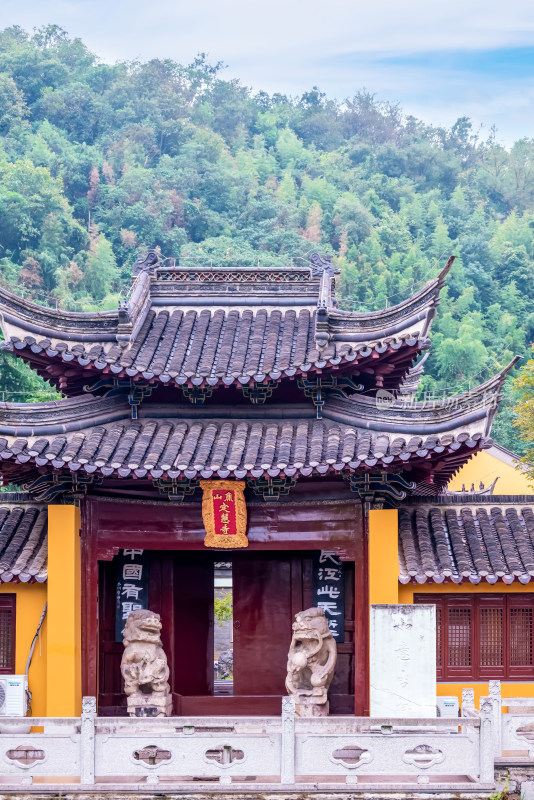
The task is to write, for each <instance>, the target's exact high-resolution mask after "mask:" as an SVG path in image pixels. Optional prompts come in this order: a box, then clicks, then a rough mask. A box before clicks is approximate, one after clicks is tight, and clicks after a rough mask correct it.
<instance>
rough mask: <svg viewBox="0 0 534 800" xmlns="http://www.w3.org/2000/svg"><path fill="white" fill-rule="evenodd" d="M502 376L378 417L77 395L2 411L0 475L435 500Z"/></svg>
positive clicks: (356, 402)
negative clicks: (280, 480) (331, 487)
mask: <svg viewBox="0 0 534 800" xmlns="http://www.w3.org/2000/svg"><path fill="white" fill-rule="evenodd" d="M504 377H505V371H504V370H503V372H502V373H500V374H499V375H498V376H496V377H495V378H494V379H492V381H488V382H487V383H486V384H484V385H483V386H481V387H479V388H478V389H476V390H472V391H471V392H469V393H464V394H463V395H459V396H458V397H457V398H454V400H455V402H454V403H452V402H451V399H450V398H449V399H448V400H447V401H443V402H438V403H434V404H433V405H432V406H428V405H427V404H424V403H413V404H411V406H410V408H409V409H408V410H407V409H406V408H404V407H403V406H402V403H397V404H394V405H392V406H387V405H386V406H383V407H380V405H379V404H378V402H377V399H375V398H364V397H358V396H354V395H353V396H352V397H350V398H346V397H342V398H337V397H330V398H328V399H327V401H326V402H325V404H324V407H323V418H322V419H316V418H315V409H314V408H313V407H312V406H311V404H306V403H302V404H290V405H280V404H266V405H265V406H248V405H247V406H245V407H243V406H238V405H234V406H224V405H219V404H218V405H217V407H216V412H217V413H216V416H214V415H213V408H210V407H203V406H194V407H191V406H185V405H179V404H173V405H163V404H161V405H158V404H157V403H146V404H143V405H141V406H140V407H139V418H138V419H137V420H132V419H131V418H130V415H131V409H130V407H129V405H128V403H127V401H126V399H125V398H124V396H115V397H94V396H82V397H74V398H68V399H65V400H58V401H53V402H49V403H37V404H9V403H6V404H4V405H3V406H1V407H0V437H1V438H0V471H1V472H2V474H3V476H4V478H5V479H6V480H7V479H8V480H10V481H13V482H16V483H19V484H24V483H25V482H27V481H28V480H30V479H32V478H35V477H36V476H37V475H38V474H39V473H42V472H47V471H48V472H52V471H70V472H80V473H86V474H89V475H91V474H95V473H96V474H99V475H101V476H103V477H105V478H119V479H121V478H126V477H131V478H148V479H152V480H157V479H159V478H176V479H178V478H179V479H182V478H185V479H188V480H191V479H197V478H210V477H214V478H217V477H220V478H227V477H234V478H238V479H241V478H244V477H251V478H260V477H276V476H280V475H281V476H287V477H293V476H295V477H298V476H303V477H308V476H311V475H314V474H316V475H324V474H327V473H346V474H350V473H353V472H358V471H362V472H363V471H365V470H370V471H372V472H376V473H380V472H383V471H388V472H403V473H404V474H405V477H407V478H408V479H410V480H412V481H414V482H416V483H418V484H420V485H421V486H423V488H424V487H425V486H428V490H429V491H432V492H433V493H435V492H436V491H439V489H440V488H441V487H443V486H444V485H445V484H446V483H447V482H448V480H449V478H450V476H451V475H452V474H453V473H454V472H455V471H456V470H457V469H458V467H459V466H461V464H463V463H465V461H467V460H468V459H469V458H470V456H471V455H472V454H473V453H474V452H476V451H477V450H479V449H482V448H486V447H489V446H490V445H491V439H490V438H489V430H490V426H491V419H492V416H493V414H494V413H495V409H496V403H497V400H498V397H499V393H500V390H501V388H502V384H503V382H504Z"/></svg>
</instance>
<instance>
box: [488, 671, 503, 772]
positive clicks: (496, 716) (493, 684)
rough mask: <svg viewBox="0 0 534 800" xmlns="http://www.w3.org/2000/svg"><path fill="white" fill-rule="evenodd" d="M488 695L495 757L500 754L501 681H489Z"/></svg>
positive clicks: (498, 756)
mask: <svg viewBox="0 0 534 800" xmlns="http://www.w3.org/2000/svg"><path fill="white" fill-rule="evenodd" d="M489 697H490V700H491V705H492V711H493V752H494V754H495V757H496V758H500V757H501V755H502V697H501V682H500V681H490V682H489Z"/></svg>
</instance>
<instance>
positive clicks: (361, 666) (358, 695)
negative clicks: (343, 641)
mask: <svg viewBox="0 0 534 800" xmlns="http://www.w3.org/2000/svg"><path fill="white" fill-rule="evenodd" d="M355 534H356V539H355V548H354V713H355V714H356V716H357V717H365V716H368V715H369V574H368V568H367V517H366V516H365V514H364V513H363V504H362V506H361V513H360V515H359V517H358V524H357V527H356V531H355Z"/></svg>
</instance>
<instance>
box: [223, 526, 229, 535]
mask: <svg viewBox="0 0 534 800" xmlns="http://www.w3.org/2000/svg"><path fill="white" fill-rule="evenodd" d="M221 530H222V532H223V533H228V531H229V530H230V528H229V527H228V525H221Z"/></svg>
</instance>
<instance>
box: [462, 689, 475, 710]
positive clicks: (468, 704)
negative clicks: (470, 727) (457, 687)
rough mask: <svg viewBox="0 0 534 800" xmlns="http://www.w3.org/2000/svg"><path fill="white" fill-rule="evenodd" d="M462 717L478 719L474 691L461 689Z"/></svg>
mask: <svg viewBox="0 0 534 800" xmlns="http://www.w3.org/2000/svg"><path fill="white" fill-rule="evenodd" d="M462 717H478V711H477V710H476V708H475V690H474V689H462Z"/></svg>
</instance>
